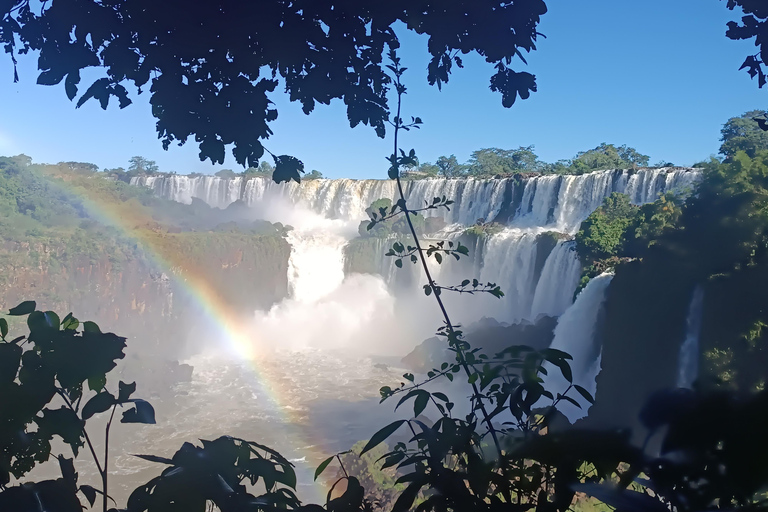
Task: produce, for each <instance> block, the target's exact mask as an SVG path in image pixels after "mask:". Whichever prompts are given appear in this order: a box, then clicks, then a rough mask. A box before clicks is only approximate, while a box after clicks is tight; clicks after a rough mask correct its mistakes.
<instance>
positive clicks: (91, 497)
mask: <svg viewBox="0 0 768 512" xmlns="http://www.w3.org/2000/svg"><path fill="white" fill-rule="evenodd" d="M80 492H82V493H83V496H85V499H87V500H88V504H90V505H91V506H93V504H94V503H96V489H94V488H93V487H91V486H90V485H81V486H80Z"/></svg>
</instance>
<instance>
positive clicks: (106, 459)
mask: <svg viewBox="0 0 768 512" xmlns="http://www.w3.org/2000/svg"><path fill="white" fill-rule="evenodd" d="M115 409H117V404H115V405H113V406H112V414H110V415H109V421H108V422H107V428H106V431H105V432H104V472H103V473H102V474H101V486H102V489H101V490H102V491H103V496H102V497H103V502H102V503H103V507H104V512H107V478H108V476H109V475H108V473H107V466H108V465H109V429H110V428H112V418H114V417H115Z"/></svg>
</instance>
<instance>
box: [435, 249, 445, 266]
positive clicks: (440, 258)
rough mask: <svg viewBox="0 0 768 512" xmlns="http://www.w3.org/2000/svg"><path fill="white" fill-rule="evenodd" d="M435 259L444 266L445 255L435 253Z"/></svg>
mask: <svg viewBox="0 0 768 512" xmlns="http://www.w3.org/2000/svg"><path fill="white" fill-rule="evenodd" d="M435 259H436V260H437V263H438V264H442V263H443V255H442V254H440V253H439V252H436V253H435Z"/></svg>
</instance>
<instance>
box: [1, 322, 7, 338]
mask: <svg viewBox="0 0 768 512" xmlns="http://www.w3.org/2000/svg"><path fill="white" fill-rule="evenodd" d="M6 336H8V320H6V319H5V318H0V338H3V339H5V337H6Z"/></svg>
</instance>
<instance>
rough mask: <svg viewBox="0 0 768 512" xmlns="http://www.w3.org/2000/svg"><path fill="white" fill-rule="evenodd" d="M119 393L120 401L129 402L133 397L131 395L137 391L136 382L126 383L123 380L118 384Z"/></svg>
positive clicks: (118, 399)
mask: <svg viewBox="0 0 768 512" xmlns="http://www.w3.org/2000/svg"><path fill="white" fill-rule="evenodd" d="M118 389H119V391H118V393H117V401H118V402H119V403H123V402H127V401H128V399H129V398H131V395H132V394H133V392H134V391H136V383H135V382H132V383H130V384H126V383H125V382H123V381H120V383H119V384H118Z"/></svg>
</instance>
